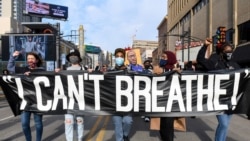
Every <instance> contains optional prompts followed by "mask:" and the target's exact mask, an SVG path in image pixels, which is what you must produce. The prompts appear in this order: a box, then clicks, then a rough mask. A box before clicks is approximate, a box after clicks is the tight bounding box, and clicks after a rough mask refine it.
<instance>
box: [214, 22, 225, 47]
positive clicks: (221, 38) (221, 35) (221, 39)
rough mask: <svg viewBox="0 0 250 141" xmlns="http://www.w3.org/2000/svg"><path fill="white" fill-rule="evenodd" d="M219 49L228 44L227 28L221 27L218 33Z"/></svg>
mask: <svg viewBox="0 0 250 141" xmlns="http://www.w3.org/2000/svg"><path fill="white" fill-rule="evenodd" d="M216 38H217V43H216V44H217V47H221V46H222V45H223V44H224V43H225V42H226V27H223V26H220V27H218V28H217V31H216Z"/></svg>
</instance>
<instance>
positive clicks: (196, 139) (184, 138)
mask: <svg viewBox="0 0 250 141" xmlns="http://www.w3.org/2000/svg"><path fill="white" fill-rule="evenodd" d="M0 97H1V96H0ZM0 113H1V114H0V141H24V140H25V138H24V135H23V132H22V130H21V124H20V116H17V117H14V116H13V114H12V112H11V110H10V108H9V105H8V103H7V102H6V100H5V99H4V98H0ZM43 123H44V133H43V141H65V136H64V116H63V115H46V116H44V118H43ZM186 124H187V131H186V132H180V131H175V139H174V140H175V141H213V140H214V134H215V128H216V126H217V120H216V117H215V116H204V117H196V118H189V117H188V118H186ZM31 126H32V137H33V140H34V137H35V127H34V123H33V118H32V120H31ZM249 136H250V121H249V120H247V119H246V116H245V115H233V118H232V120H231V124H230V128H229V132H228V137H227V141H250V138H249ZM130 137H131V138H130V140H131V141H160V136H159V132H158V131H152V130H149V123H147V122H144V121H143V119H141V118H140V117H134V123H133V127H132V131H131V134H130ZM83 141H115V138H114V126H113V124H112V117H111V116H93V117H88V116H86V117H85V131H84V139H83Z"/></svg>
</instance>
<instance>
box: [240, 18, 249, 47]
mask: <svg viewBox="0 0 250 141" xmlns="http://www.w3.org/2000/svg"><path fill="white" fill-rule="evenodd" d="M238 31H239V32H238V33H239V44H241V43H245V42H249V41H250V21H247V22H245V23H243V24H240V25H239V26H238Z"/></svg>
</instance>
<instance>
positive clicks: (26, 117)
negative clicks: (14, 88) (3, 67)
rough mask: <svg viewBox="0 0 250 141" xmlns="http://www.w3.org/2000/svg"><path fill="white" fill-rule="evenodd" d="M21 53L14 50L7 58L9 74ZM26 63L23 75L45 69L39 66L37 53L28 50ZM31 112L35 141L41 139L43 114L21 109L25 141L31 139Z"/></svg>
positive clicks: (39, 59)
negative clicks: (34, 128)
mask: <svg viewBox="0 0 250 141" xmlns="http://www.w3.org/2000/svg"><path fill="white" fill-rule="evenodd" d="M19 55H21V53H20V52H19V51H15V52H14V53H13V54H12V55H11V56H10V59H9V62H8V65H7V69H8V71H9V72H10V74H14V73H15V72H16V71H15V60H16V59H17V58H18V56H19ZM26 55H27V57H26V59H27V64H28V66H27V67H25V69H24V71H23V72H22V73H24V74H25V75H29V74H30V73H31V72H34V71H44V70H45V69H44V68H43V67H41V65H42V59H41V58H40V57H39V56H38V54H36V53H34V52H28V53H27V54H26ZM31 114H33V115H34V121H35V127H36V141H41V140H42V134H43V122H42V118H43V115H42V114H39V113H36V112H30V111H26V110H23V111H22V113H21V122H22V128H23V133H24V135H25V139H26V141H32V136H31V128H30V116H31Z"/></svg>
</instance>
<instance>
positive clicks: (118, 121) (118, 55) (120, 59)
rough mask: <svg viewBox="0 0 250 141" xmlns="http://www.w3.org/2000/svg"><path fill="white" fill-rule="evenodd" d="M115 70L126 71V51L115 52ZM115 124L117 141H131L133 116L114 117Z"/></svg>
mask: <svg viewBox="0 0 250 141" xmlns="http://www.w3.org/2000/svg"><path fill="white" fill-rule="evenodd" d="M114 55H115V68H114V70H124V71H126V69H127V67H126V66H125V65H124V58H125V50H124V49H122V48H117V49H116V50H115V54H114ZM124 73H125V72H124ZM112 118H113V123H114V125H115V140H116V141H129V137H128V135H129V132H130V129H131V126H132V122H133V119H132V116H131V115H114V116H113V117H112Z"/></svg>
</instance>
